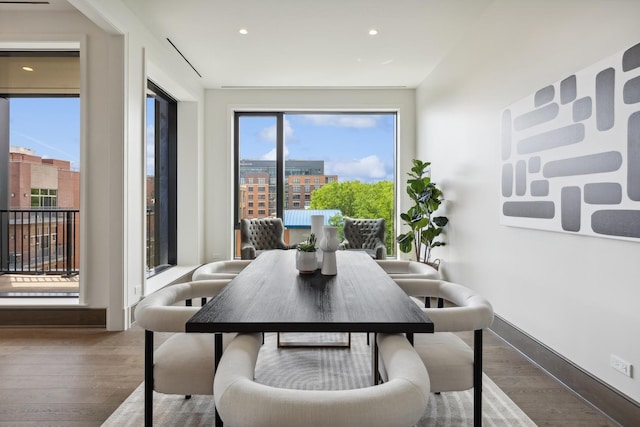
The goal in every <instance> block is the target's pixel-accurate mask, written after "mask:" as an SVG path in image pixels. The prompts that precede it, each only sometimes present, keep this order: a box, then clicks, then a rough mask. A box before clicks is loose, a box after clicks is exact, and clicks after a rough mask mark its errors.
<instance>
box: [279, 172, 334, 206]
mask: <svg viewBox="0 0 640 427" xmlns="http://www.w3.org/2000/svg"><path fill="white" fill-rule="evenodd" d="M332 182H338V176H337V175H289V176H287V188H286V197H287V201H286V203H285V208H287V209H307V208H309V204H310V203H311V194H312V193H313V191H314V190H317V189H319V188H322V186H323V185H325V184H329V183H332Z"/></svg>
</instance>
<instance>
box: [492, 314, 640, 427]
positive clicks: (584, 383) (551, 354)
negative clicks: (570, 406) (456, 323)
mask: <svg viewBox="0 0 640 427" xmlns="http://www.w3.org/2000/svg"><path fill="white" fill-rule="evenodd" d="M490 329H491V330H492V331H493V332H495V333H496V335H498V336H499V337H500V338H502V339H503V340H505V341H506V342H507V343H509V344H510V345H511V346H513V347H514V348H515V349H516V350H518V351H520V352H521V353H522V354H523V355H524V356H525V357H527V358H528V359H529V360H530V361H532V362H533V363H534V364H536V365H538V366H539V367H540V368H542V369H543V370H545V371H546V372H547V373H548V374H550V375H551V376H553V377H554V378H556V379H557V380H558V381H560V382H561V383H563V384H564V385H565V386H566V387H568V388H569V389H571V390H572V391H573V392H575V393H576V394H577V395H578V396H580V397H582V398H583V399H584V400H586V401H587V402H589V403H590V404H591V405H593V406H594V407H595V408H596V409H598V410H600V411H601V412H602V413H604V414H605V415H606V416H608V417H609V418H611V419H612V420H614V421H615V422H617V423H620V424H621V425H623V426H631V425H637V422H638V420H640V403H638V402H635V401H634V400H633V399H631V398H629V397H628V396H625V395H624V394H622V393H620V392H619V391H617V390H615V389H613V388H611V386H609V385H607V384H605V383H604V382H602V381H601V380H599V379H598V378H596V377H594V376H593V375H591V374H589V373H588V372H586V371H584V370H582V369H581V368H580V367H578V366H576V365H575V364H573V363H572V362H571V361H569V360H567V359H565V358H564V357H563V356H561V355H560V354H558V353H556V352H555V351H553V350H552V349H550V348H549V347H547V346H545V345H544V344H542V343H541V342H539V341H537V340H536V339H534V338H533V337H531V336H529V335H528V334H526V333H525V332H523V331H522V330H520V329H518V328H517V327H515V326H514V325H512V324H510V323H509V322H507V321H506V320H504V319H502V318H501V317H500V316H498V315H496V316H495V319H494V321H493V325H491V328H490Z"/></svg>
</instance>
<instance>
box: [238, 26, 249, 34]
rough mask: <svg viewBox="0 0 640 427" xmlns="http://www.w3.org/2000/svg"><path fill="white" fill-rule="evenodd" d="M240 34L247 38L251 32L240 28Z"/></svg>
mask: <svg viewBox="0 0 640 427" xmlns="http://www.w3.org/2000/svg"><path fill="white" fill-rule="evenodd" d="M238 32H239V33H240V34H242V35H243V36H246V35H247V34H249V30H247V29H246V28H240V29H239V30H238Z"/></svg>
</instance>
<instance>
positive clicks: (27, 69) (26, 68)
mask: <svg viewBox="0 0 640 427" xmlns="http://www.w3.org/2000/svg"><path fill="white" fill-rule="evenodd" d="M22 69H23V70H25V71H33V68H31V67H27V66H26V65H25V66H24V67H22Z"/></svg>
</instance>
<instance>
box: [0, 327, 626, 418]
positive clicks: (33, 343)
mask: <svg viewBox="0 0 640 427" xmlns="http://www.w3.org/2000/svg"><path fill="white" fill-rule="evenodd" d="M157 335H160V334H157ZM464 338H465V339H467V340H470V339H471V335H470V334H469V335H467V334H465V335H464ZM161 341H162V336H157V338H156V343H158V344H159V343H160V342H161ZM143 347H144V333H143V331H142V330H141V329H139V328H133V329H130V330H129V331H126V332H107V331H105V330H103V329H72V328H68V329H46V328H42V329H34V328H4V329H3V328H0V426H8V425H11V426H14V425H20V426H42V425H47V426H99V425H100V424H101V423H102V422H103V421H105V420H106V419H107V418H108V417H109V415H110V414H111V413H112V412H113V411H114V410H115V409H116V408H117V407H118V406H119V405H120V403H121V402H122V401H124V400H125V399H126V398H127V396H128V395H129V394H130V393H131V392H132V391H133V390H134V388H135V387H137V386H138V385H139V384H140V382H142V380H143V366H144V354H143ZM484 368H485V369H484V371H485V372H486V373H487V374H488V375H489V377H491V379H492V380H493V381H494V382H495V383H496V384H497V385H498V386H499V387H500V388H502V390H504V392H505V393H507V395H509V397H510V398H511V399H512V400H513V401H514V402H516V403H517V404H518V406H520V407H521V408H522V409H523V410H524V412H525V413H527V415H529V417H530V418H531V419H532V420H533V421H534V422H535V423H536V424H538V425H539V426H563V427H564V426H615V425H617V424H615V423H613V422H611V421H609V420H608V419H607V418H606V417H604V416H602V415H601V414H599V413H598V412H597V411H596V410H594V409H593V408H591V407H590V406H589V405H588V404H586V403H584V402H583V401H582V400H581V399H580V398H578V397H576V396H575V395H574V394H573V393H571V392H570V391H568V390H567V389H566V388H565V387H564V386H562V385H561V384H559V383H558V382H556V381H555V380H554V379H553V378H551V377H549V376H547V375H546V374H544V373H543V372H542V371H540V370H539V369H538V368H536V367H535V366H534V365H532V364H531V363H529V362H528V361H527V360H526V359H525V358H524V357H522V356H521V355H520V354H519V353H517V352H516V351H514V350H513V349H512V348H511V347H509V346H508V345H507V344H505V343H504V342H503V341H502V340H501V339H500V338H498V337H496V336H495V335H494V334H493V333H491V332H487V333H485V339H484Z"/></svg>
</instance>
